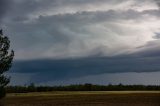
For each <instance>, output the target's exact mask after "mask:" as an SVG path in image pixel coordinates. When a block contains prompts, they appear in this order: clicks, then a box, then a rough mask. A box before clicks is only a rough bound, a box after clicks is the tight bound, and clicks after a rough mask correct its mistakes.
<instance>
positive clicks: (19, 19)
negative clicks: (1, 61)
mask: <svg viewBox="0 0 160 106" xmlns="http://www.w3.org/2000/svg"><path fill="white" fill-rule="evenodd" d="M159 12H160V10H159V1H158V0H1V3H0V13H1V15H0V20H1V21H0V26H1V27H2V28H3V29H4V33H5V35H8V36H9V38H10V40H11V46H12V48H13V49H14V50H15V60H14V61H15V62H14V65H13V67H12V71H11V73H17V74H18V75H19V74H23V76H24V74H27V75H28V76H30V75H31V76H30V80H33V81H36V82H38V83H40V82H42V81H50V80H65V79H72V78H80V77H86V76H89V75H100V74H105V73H123V72H154V71H159V65H158V64H159V62H158V59H159V57H160V56H159V54H160V46H159V45H160V43H159V33H160V25H159V23H160V15H159ZM42 75H44V77H41V76H42Z"/></svg>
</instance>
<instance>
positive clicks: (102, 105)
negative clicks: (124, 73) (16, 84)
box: [3, 91, 160, 106]
mask: <svg viewBox="0 0 160 106" xmlns="http://www.w3.org/2000/svg"><path fill="white" fill-rule="evenodd" d="M3 102H4V104H5V106H160V91H143V92H142V91H108V92H107V91H106V92H103V91H99V92H98V91H91V92H89V91H78V92H45V93H26V94H23V93H21V94H15V93H14V94H8V95H7V97H6V98H5V99H4V100H3Z"/></svg>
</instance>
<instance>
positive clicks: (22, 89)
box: [6, 83, 160, 93]
mask: <svg viewBox="0 0 160 106" xmlns="http://www.w3.org/2000/svg"><path fill="white" fill-rule="evenodd" d="M6 90H7V92H8V93H27V92H47V91H156V90H157V91H160V86H156V85H148V86H144V85H122V84H119V85H112V84H109V85H106V86H105V85H93V84H88V83H87V84H79V85H68V86H35V85H34V84H33V83H31V85H29V86H8V87H7V88H6Z"/></svg>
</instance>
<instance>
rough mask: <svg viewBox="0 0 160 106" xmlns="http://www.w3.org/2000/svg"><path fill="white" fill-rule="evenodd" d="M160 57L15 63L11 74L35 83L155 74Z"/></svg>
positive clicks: (159, 68) (158, 68) (98, 58)
mask: <svg viewBox="0 0 160 106" xmlns="http://www.w3.org/2000/svg"><path fill="white" fill-rule="evenodd" d="M159 59H160V57H156V58H155V57H150V58H147V57H144V58H142V57H141V58H139V57H137V58H135V57H113V58H107V57H103V58H102V57H97V58H81V59H62V60H32V61H19V62H15V64H14V66H13V68H12V71H11V72H13V73H32V74H35V75H34V77H32V79H31V80H33V81H35V82H42V81H50V80H65V79H72V78H79V77H84V76H88V75H97V74H104V73H122V72H155V71H159V70H160V66H159V64H160V62H159Z"/></svg>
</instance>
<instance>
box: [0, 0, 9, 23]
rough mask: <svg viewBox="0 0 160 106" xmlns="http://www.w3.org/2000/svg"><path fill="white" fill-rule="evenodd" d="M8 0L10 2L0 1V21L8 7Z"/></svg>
mask: <svg viewBox="0 0 160 106" xmlns="http://www.w3.org/2000/svg"><path fill="white" fill-rule="evenodd" d="M9 2H10V1H9V0H1V1H0V22H1V20H2V18H3V17H4V15H5V13H6V11H7V10H8V8H9Z"/></svg>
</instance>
